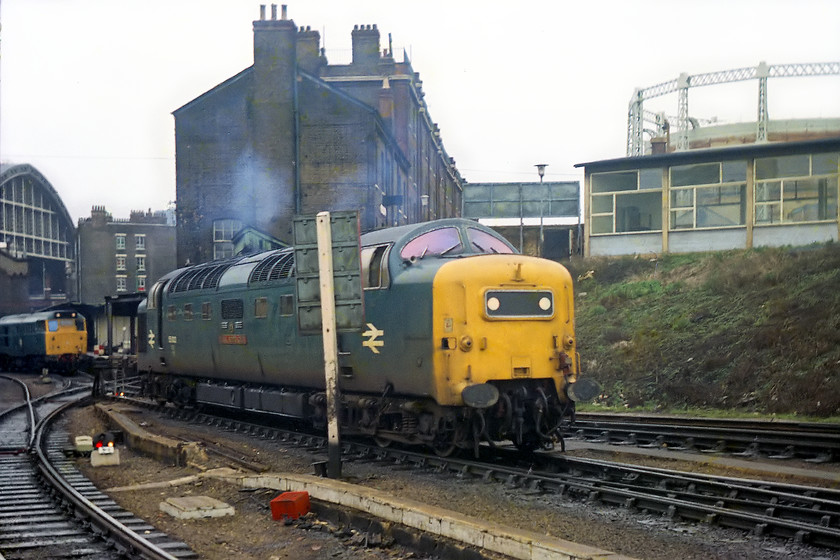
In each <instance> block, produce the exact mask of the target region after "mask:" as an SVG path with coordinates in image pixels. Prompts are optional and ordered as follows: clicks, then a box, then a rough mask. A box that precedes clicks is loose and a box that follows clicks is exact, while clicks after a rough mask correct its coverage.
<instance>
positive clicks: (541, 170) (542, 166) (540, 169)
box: [534, 163, 548, 257]
mask: <svg viewBox="0 0 840 560" xmlns="http://www.w3.org/2000/svg"><path fill="white" fill-rule="evenodd" d="M534 167H536V168H537V173H538V174H539V176H540V256H541V257H542V256H543V244H544V239H543V212H544V210H543V207H544V206H545V194H544V193H543V190H542V184H543V176H544V175H545V168H546V167H548V164H547V163H538V164H536V165H535V166H534Z"/></svg>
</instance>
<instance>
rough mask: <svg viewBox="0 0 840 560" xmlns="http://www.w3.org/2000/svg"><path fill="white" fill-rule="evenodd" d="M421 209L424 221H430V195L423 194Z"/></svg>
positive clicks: (421, 196)
mask: <svg viewBox="0 0 840 560" xmlns="http://www.w3.org/2000/svg"><path fill="white" fill-rule="evenodd" d="M420 208H421V209H422V214H423V220H422V221H424V222H428V221H429V195H427V194H421V195H420Z"/></svg>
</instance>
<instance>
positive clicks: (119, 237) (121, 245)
mask: <svg viewBox="0 0 840 560" xmlns="http://www.w3.org/2000/svg"><path fill="white" fill-rule="evenodd" d="M114 239H115V240H116V243H117V251H125V234H124V233H118V234H116V235H115V236H114Z"/></svg>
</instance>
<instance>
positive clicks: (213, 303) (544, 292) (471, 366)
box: [138, 219, 592, 455]
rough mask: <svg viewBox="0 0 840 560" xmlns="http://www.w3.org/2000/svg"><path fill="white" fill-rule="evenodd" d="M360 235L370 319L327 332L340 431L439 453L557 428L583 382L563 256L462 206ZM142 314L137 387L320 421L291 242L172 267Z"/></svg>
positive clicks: (318, 367)
mask: <svg viewBox="0 0 840 560" xmlns="http://www.w3.org/2000/svg"><path fill="white" fill-rule="evenodd" d="M361 244H362V250H361V257H362V259H361V260H362V271H361V272H362V284H363V289H364V290H363V292H364V305H365V324H366V326H365V328H364V329H362V331H361V332H357V333H340V334H339V336H338V343H339V384H340V390H341V391H340V392H341V395H342V406H341V407H340V408H341V423H342V430H343V431H344V433H350V434H366V435H368V436H371V437H373V438H375V439H376V441H377V442H378V443H380V444H381V445H387V444H389V443H390V442H393V441H399V442H403V443H412V444H425V445H428V446H430V447H432V448H434V449H435V451H436V452H438V453H439V454H441V455H444V454H448V453H451V452H452V451H454V450H455V449H457V448H459V447H460V448H474V447H477V445H478V444H479V442H481V441H491V442H495V441H501V440H511V441H513V442H514V443H515V444H516V445H517V446H519V447H520V448H521V449H525V450H531V449H534V448H537V447H550V446H552V445H553V444H554V443H555V442H556V441H558V440H560V438H561V423H562V422H563V420H564V419H565V418H569V417H570V416H572V415H573V412H574V397H575V396H581V395H585V394H586V393H591V392H592V391H591V387H590V388H589V389H586V390H583V389H584V388H585V386H586V387H589V385H588V384H587V383H586V382H584V383H581V382H580V381H579V378H580V361H579V357H578V353H577V351H576V340H575V336H574V311H573V294H572V280H571V277H570V275H569V273H568V271H567V270H566V269H565V267H563V266H562V265H560V264H559V263H557V262H553V261H549V260H545V259H539V258H534V257H529V256H523V255H520V254H517V253H516V251H515V249H514V248H513V247H512V246H511V245H510V243H508V242H507V241H506V240H505V239H504V238H503V237H501V236H499V235H498V234H496V233H495V232H494V231H492V230H490V229H489V228H485V227H484V226H481V225H479V224H478V223H476V222H472V221H469V220H463V219H447V220H439V221H434V222H426V223H421V224H414V225H408V226H400V227H395V228H389V229H384V230H378V231H375V232H371V233H368V234H365V235H363V236H362V240H361ZM138 315H139V316H138V327H139V332H140V333H145V336H141V337H140V338H141V340H140V343H139V344H138V368H139V369H140V371H141V373H144V374H145V377H146V381H147V383H146V391H147V393H148V394H149V395H151V396H154V397H156V398H158V399H160V400H170V401H174V402H178V403H183V404H198V403H206V404H214V405H221V406H225V407H230V408H233V409H237V410H242V411H262V412H269V413H273V414H277V415H281V416H287V417H292V418H296V419H301V420H305V421H307V422H311V423H312V424H314V425H315V426H324V425H325V422H326V396H325V390H324V387H325V382H324V358H323V344H322V337H321V336H320V335H317V336H302V335H301V334H300V333H299V329H298V322H297V314H296V302H295V266H294V252H293V251H292V250H291V249H281V250H275V251H269V252H266V253H260V254H257V255H251V256H243V257H234V258H232V259H227V260H220V261H214V262H210V263H206V264H202V265H197V266H192V267H188V268H183V269H179V270H176V271H174V272H172V273H170V274H168V275H166V276H164V277H163V278H161V279H160V280H159V281H158V282H157V283H156V284H155V285H154V286H153V287H152V288H151V290H150V292H149V295H148V297H147V299H146V301H145V302H144V303H141V304H140V307H139V309H138ZM575 387H577V388H578V390H577V391H575V390H574V389H575ZM582 398H585V396H584V397H582Z"/></svg>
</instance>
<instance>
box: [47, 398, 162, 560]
mask: <svg viewBox="0 0 840 560" xmlns="http://www.w3.org/2000/svg"><path fill="white" fill-rule="evenodd" d="M84 400H85V399H80V400H79V401H70V402H67V403H65V404H63V405H61V406H60V407H58V408H56V409H55V410H53V411H52V412H51V413H50V414H49V415H47V416H46V417H45V418H44V419H43V420H42V421H41V422H40V423H39V425H38V427H37V429H36V435H35V451H36V456H37V460H38V469H39V470H40V471H41V474H42V475H43V477H44V479H45V480H46V481H47V482H48V483H49V484H50V485H51V486H53V487H55V488H56V489H57V490H58V492H59V493H60V494H61V496H62V498H63V499H64V500H66V501H67V502H69V503H70V504H71V505H72V507H73V508H74V509H75V510H76V512H77V517H82V518H85V519H87V520H88V521H89V522H90V523H91V524H92V525H93V526H95V527H96V530H97V531H99V532H100V534H101V535H103V536H105V537H107V538H109V539H111V540H112V541H113V542H115V543H117V544H118V545H119V546H121V547H123V549H124V552H125V553H126V554H127V555H133V556H134V557H139V558H143V559H146V560H176V559H177V557H176V556H173V555H171V554H169V553H168V552H166V551H165V550H163V549H161V548H160V547H158V546H156V545H155V544H153V543H151V542H149V541H148V540H146V539H145V538H143V537H142V536H141V535H138V534H137V533H135V532H134V531H133V530H132V529H130V528H129V527H127V526H125V525H123V524H122V523H120V522H119V521H117V520H116V519H114V518H113V517H111V515H109V514H108V513H107V512H105V511H104V510H103V509H101V508H100V507H98V506H97V505H96V504H94V503H93V502H91V501H90V500H88V499H87V498H85V497H84V496H82V495H81V494H80V493H79V492H78V491H77V490H76V489H75V488H73V486H72V485H71V484H70V483H68V482H67V481H66V480H65V479H64V477H63V476H62V475H61V474H60V473H59V472H58V470H57V469H56V468H55V467H54V466H53V465H52V463H51V462H50V460H49V457H48V456H47V451H46V434H47V433H48V429H49V427H50V425H51V423H52V422H54V421H55V420H56V419H57V418H58V417H59V416H60V414H61V413H62V412H64V411H65V410H66V409H68V408H70V407H72V406H76V405H77V404H79V403H80V402H82V401H84Z"/></svg>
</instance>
